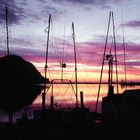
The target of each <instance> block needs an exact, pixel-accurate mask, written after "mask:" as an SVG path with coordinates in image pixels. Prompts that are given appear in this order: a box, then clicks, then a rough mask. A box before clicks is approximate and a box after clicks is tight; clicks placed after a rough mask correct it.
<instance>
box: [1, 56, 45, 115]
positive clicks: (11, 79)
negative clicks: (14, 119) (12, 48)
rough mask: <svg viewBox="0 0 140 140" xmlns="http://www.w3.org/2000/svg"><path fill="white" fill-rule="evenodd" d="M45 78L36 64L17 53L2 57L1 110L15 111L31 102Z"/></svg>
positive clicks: (38, 92)
mask: <svg viewBox="0 0 140 140" xmlns="http://www.w3.org/2000/svg"><path fill="white" fill-rule="evenodd" d="M44 80H45V79H44V78H43V77H42V75H41V74H40V73H39V72H38V71H37V69H36V68H35V66H34V65H33V64H32V63H30V62H28V61H25V60H24V59H23V58H22V57H20V56H17V55H8V56H5V57H2V58H0V110H4V111H8V112H10V111H11V112H14V111H18V110H20V109H22V108H23V107H24V106H27V105H29V104H31V103H32V102H33V101H34V99H35V98H36V97H37V95H39V94H40V92H41V90H42V88H43V87H42V86H41V85H40V84H41V83H44Z"/></svg>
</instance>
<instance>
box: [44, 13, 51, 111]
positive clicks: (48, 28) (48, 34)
mask: <svg viewBox="0 0 140 140" xmlns="http://www.w3.org/2000/svg"><path fill="white" fill-rule="evenodd" d="M50 23H51V15H50V16H49V21H48V27H47V47H46V63H45V82H44V92H43V93H42V110H45V104H46V103H45V98H46V78H47V68H48V66H47V63H48V48H49V37H50Z"/></svg>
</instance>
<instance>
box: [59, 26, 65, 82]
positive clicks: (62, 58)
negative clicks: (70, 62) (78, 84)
mask: <svg viewBox="0 0 140 140" xmlns="http://www.w3.org/2000/svg"><path fill="white" fill-rule="evenodd" d="M64 47H65V25H64V35H63V48H62V57H61V64H60V65H61V80H63V73H64V71H63V69H64V67H63V65H64V52H65V48H64Z"/></svg>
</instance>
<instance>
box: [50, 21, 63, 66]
mask: <svg viewBox="0 0 140 140" xmlns="http://www.w3.org/2000/svg"><path fill="white" fill-rule="evenodd" d="M51 29H52V33H53V38H52V40H56V37H55V32H54V25H53V21H52V28H51ZM53 42H54V43H55V44H56V42H55V41H53ZM53 47H54V49H55V54H56V57H57V59H58V63H60V62H61V55H60V52H59V51H58V49H57V48H56V47H57V45H55V46H54V45H53Z"/></svg>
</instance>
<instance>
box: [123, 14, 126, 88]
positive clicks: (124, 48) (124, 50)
mask: <svg viewBox="0 0 140 140" xmlns="http://www.w3.org/2000/svg"><path fill="white" fill-rule="evenodd" d="M122 35H123V52H124V54H123V55H124V58H123V59H124V73H125V83H127V76H126V46H125V39H124V24H123V13H122ZM125 88H126V89H127V86H126V87H125Z"/></svg>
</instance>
